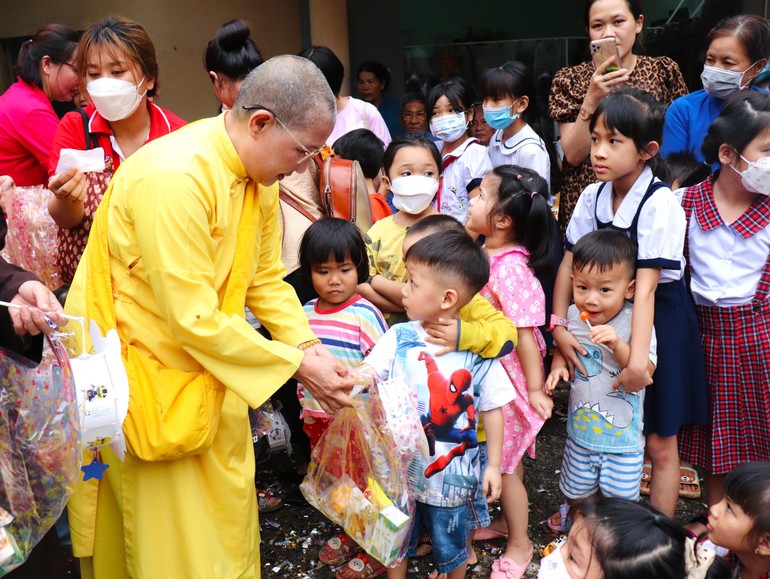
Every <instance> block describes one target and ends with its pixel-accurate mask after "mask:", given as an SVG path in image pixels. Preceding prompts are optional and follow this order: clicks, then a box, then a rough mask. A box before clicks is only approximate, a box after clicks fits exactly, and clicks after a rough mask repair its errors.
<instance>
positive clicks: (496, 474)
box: [481, 408, 503, 503]
mask: <svg viewBox="0 0 770 579" xmlns="http://www.w3.org/2000/svg"><path fill="white" fill-rule="evenodd" d="M481 414H482V416H483V418H484V432H486V434H487V456H488V460H487V468H486V470H485V471H484V473H483V479H482V486H481V490H482V491H483V493H484V495H485V496H486V497H487V502H488V503H491V502H494V501H496V500H497V499H499V498H500V492H501V490H502V479H501V477H500V463H501V462H502V460H503V411H502V409H500V408H494V409H493V410H485V411H483V412H482V413H481Z"/></svg>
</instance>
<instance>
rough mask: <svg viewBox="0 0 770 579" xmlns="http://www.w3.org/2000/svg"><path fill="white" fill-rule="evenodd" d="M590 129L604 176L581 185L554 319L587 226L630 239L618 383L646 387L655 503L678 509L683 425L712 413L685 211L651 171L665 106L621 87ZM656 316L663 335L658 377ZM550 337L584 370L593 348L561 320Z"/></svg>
mask: <svg viewBox="0 0 770 579" xmlns="http://www.w3.org/2000/svg"><path fill="white" fill-rule="evenodd" d="M589 129H590V131H591V163H592V165H593V169H594V172H595V173H596V179H597V180H598V181H599V182H598V183H594V184H591V185H589V186H588V187H586V189H585V190H584V191H583V193H581V195H580V198H579V199H578V202H577V205H576V206H575V210H574V212H573V214H572V218H571V219H570V222H569V225H568V227H567V239H566V244H565V245H566V247H567V251H566V252H565V255H564V259H562V263H561V266H560V267H559V273H558V275H557V279H556V289H555V291H554V300H553V301H554V308H553V309H554V313H555V314H556V316H557V318H558V317H561V318H564V317H566V315H567V309H568V306H569V303H570V298H572V297H573V283H572V282H571V278H572V276H573V275H574V272H573V269H572V261H573V254H572V249H573V247H574V245H575V244H576V243H577V242H578V241H579V240H580V239H581V238H582V237H583V236H584V235H586V234H587V233H590V232H591V231H594V230H597V229H606V228H609V229H615V230H618V231H621V232H622V233H623V234H625V235H627V236H628V237H629V238H630V239H631V241H632V242H633V244H634V246H635V247H636V258H637V261H636V267H637V270H636V277H635V284H634V288H633V289H634V308H633V315H632V319H631V342H630V346H631V352H630V354H629V358H628V361H627V363H626V364H624V365H623V366H621V369H620V373H619V374H618V375H617V376H616V377H614V382H613V386H614V387H616V388H617V387H619V386H621V385H622V386H623V389H624V391H625V392H626V393H627V394H630V393H632V392H639V391H641V390H642V389H645V388H646V392H645V399H644V433H645V435H646V437H647V438H646V448H647V453H648V455H649V457H650V460H651V462H652V480H651V484H650V490H651V495H650V502H651V504H652V505H653V506H655V507H656V508H658V509H659V510H661V511H662V512H664V513H666V514H667V515H669V516H673V515H674V509H675V507H676V501H677V498H678V496H679V483H680V471H679V453H678V447H677V433H678V432H679V429H680V427H681V426H683V425H686V424H692V423H704V422H705V421H706V419H707V408H706V404H707V399H706V395H705V370H704V365H703V352H702V350H701V343H700V337H699V336H700V334H699V332H698V324H697V321H696V319H695V311H694V309H693V307H692V303H691V301H690V297H689V294H688V292H687V288H686V287H685V284H684V257H683V250H684V235H685V228H686V224H685V218H684V211H683V210H682V207H681V206H680V205H679V202H678V201H677V199H676V197H675V196H674V194H673V193H672V192H671V190H670V189H669V188H668V187H667V186H666V184H665V183H663V182H662V181H660V180H659V179H658V178H656V177H655V175H654V174H653V170H652V169H653V168H654V167H656V165H657V154H658V149H659V143H660V139H661V135H662V133H663V107H662V106H661V105H660V103H658V102H657V101H656V100H655V99H654V98H653V97H652V96H651V95H649V94H648V93H645V92H642V91H639V90H637V89H622V90H619V91H617V92H614V93H612V94H611V95H610V96H608V97H607V98H606V99H605V100H603V101H602V103H601V104H600V105H599V107H598V108H597V109H596V113H595V114H594V116H593V117H592V118H591V120H590V123H589ZM589 321H591V320H590V319H589ZM591 323H593V322H592V321H591ZM653 324H654V326H655V330H656V332H657V338H658V340H660V344H659V347H658V349H657V355H658V361H657V364H656V370H655V378H654V379H653V378H652V374H651V373H650V349H651V336H652V330H653ZM552 325H553V324H552ZM570 329H573V327H572V326H570ZM553 336H554V340H555V341H556V344H557V345H558V348H559V351H560V352H561V354H562V356H563V357H564V360H565V361H566V362H567V366H568V368H569V370H570V375H572V369H573V368H574V367H577V368H578V369H579V370H580V371H581V373H582V374H583V375H584V376H587V375H588V374H589V373H590V372H587V371H588V370H589V369H591V364H589V367H588V368H587V367H586V363H584V362H581V360H579V359H578V357H577V353H580V354H582V355H583V356H588V355H589V352H588V350H587V349H586V348H585V347H584V346H583V345H581V344H579V343H578V340H577V339H576V338H575V337H574V336H572V335H571V334H570V331H569V330H568V329H567V327H562V326H559V325H558V324H557V325H556V326H555V327H554V330H553ZM582 360H586V358H583V359H582ZM626 424H627V423H625V424H624V426H625V425H626ZM551 518H552V519H553V520H552V521H551V522H552V524H554V525H555V526H557V527H558V526H561V522H560V521H559V520H558V519H559V515H558V514H557V515H554V516H553V517H551Z"/></svg>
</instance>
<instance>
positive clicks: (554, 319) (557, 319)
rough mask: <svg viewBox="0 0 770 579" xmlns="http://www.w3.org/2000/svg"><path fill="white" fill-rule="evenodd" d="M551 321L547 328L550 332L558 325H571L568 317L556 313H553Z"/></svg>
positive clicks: (565, 326)
mask: <svg viewBox="0 0 770 579" xmlns="http://www.w3.org/2000/svg"><path fill="white" fill-rule="evenodd" d="M550 322H551V323H550V324H549V325H548V327H547V328H546V329H547V330H548V331H549V332H553V330H554V328H556V327H557V326H562V327H564V328H567V327H569V320H568V319H566V318H562V317H559V316H557V315H556V314H551V320H550Z"/></svg>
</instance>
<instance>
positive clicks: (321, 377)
mask: <svg viewBox="0 0 770 579" xmlns="http://www.w3.org/2000/svg"><path fill="white" fill-rule="evenodd" d="M323 351H325V352H326V353H327V354H328V356H327V355H320V354H321V353H322V352H323ZM294 377H295V378H296V379H297V380H298V381H299V382H302V385H303V386H304V387H305V388H306V389H307V390H308V392H310V393H311V394H312V395H313V398H315V399H316V401H318V404H320V405H321V408H323V410H324V412H328V413H329V414H336V413H337V412H339V411H340V410H342V409H343V408H346V407H348V406H353V399H352V398H351V397H350V396H349V395H348V393H349V392H350V391H351V390H352V388H353V385H354V383H355V380H354V378H353V377H352V376H351V375H348V370H347V368H345V366H344V365H343V364H342V363H341V362H340V361H339V360H337V359H335V358H334V357H333V356H331V354H330V353H328V350H326V348H325V347H323V346H320V345H319V346H313V347H312V348H308V349H307V350H306V351H305V356H304V358H302V363H301V364H300V365H299V368H297V371H296V372H295V373H294Z"/></svg>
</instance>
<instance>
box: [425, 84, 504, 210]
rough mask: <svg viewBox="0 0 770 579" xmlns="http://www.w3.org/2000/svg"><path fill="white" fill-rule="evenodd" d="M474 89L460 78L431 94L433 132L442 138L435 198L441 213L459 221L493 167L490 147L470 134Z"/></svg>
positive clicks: (429, 105) (430, 106) (436, 87)
mask: <svg viewBox="0 0 770 579" xmlns="http://www.w3.org/2000/svg"><path fill="white" fill-rule="evenodd" d="M473 97H474V94H473V89H471V87H470V85H468V83H467V82H465V81H464V80H463V79H461V78H453V79H452V80H449V81H447V82H442V83H441V84H439V85H437V86H435V87H433V89H432V90H431V91H430V94H429V95H428V114H429V116H430V118H429V126H430V132H431V133H433V135H434V136H435V137H437V138H439V139H441V140H442V141H443V146H441V147H439V149H440V150H441V171H442V177H441V186H440V187H439V192H438V196H437V197H436V208H437V209H438V211H439V213H443V214H446V215H451V216H452V217H454V218H455V219H457V220H458V221H459V222H460V223H465V220H466V219H467V218H468V205H469V202H470V192H471V191H473V190H474V189H475V188H476V187H478V186H479V184H480V183H481V178H482V177H483V176H484V175H486V174H487V173H488V172H489V171H491V170H492V164H491V163H490V162H489V156H488V155H487V148H486V147H485V146H484V145H482V144H481V143H480V142H479V140H478V139H475V138H473V137H471V136H470V133H469V132H468V125H469V124H470V122H471V120H473V100H474V98H473Z"/></svg>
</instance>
